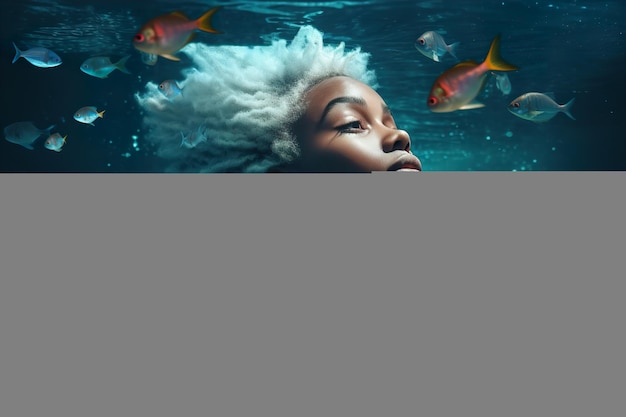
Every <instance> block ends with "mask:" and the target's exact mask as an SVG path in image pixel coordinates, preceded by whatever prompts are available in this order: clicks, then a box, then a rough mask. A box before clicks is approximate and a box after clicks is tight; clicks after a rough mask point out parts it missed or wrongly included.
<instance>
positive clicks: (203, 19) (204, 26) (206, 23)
mask: <svg viewBox="0 0 626 417" xmlns="http://www.w3.org/2000/svg"><path fill="white" fill-rule="evenodd" d="M221 8H222V6H217V7H214V8H212V9H211V10H209V11H208V12H206V13H205V14H203V15H202V16H200V17H199V18H198V20H196V24H197V25H198V29H200V30H201V31H203V32H209V33H224V32H220V31H219V30H216V29H214V28H213V26H211V17H212V16H213V14H215V12H217V11H218V10H219V9H221Z"/></svg>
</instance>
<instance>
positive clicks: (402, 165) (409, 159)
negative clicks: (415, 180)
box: [388, 153, 422, 172]
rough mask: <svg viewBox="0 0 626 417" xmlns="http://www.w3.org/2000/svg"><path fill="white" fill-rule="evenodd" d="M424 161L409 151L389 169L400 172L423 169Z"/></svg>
mask: <svg viewBox="0 0 626 417" xmlns="http://www.w3.org/2000/svg"><path fill="white" fill-rule="evenodd" d="M421 170H422V163H421V162H420V160H419V159H417V157H416V156H415V155H413V154H410V153H407V154H405V155H402V156H401V157H400V158H399V159H398V160H397V161H396V162H395V163H394V164H393V165H391V167H389V169H388V171H398V172H408V171H413V172H415V171H421Z"/></svg>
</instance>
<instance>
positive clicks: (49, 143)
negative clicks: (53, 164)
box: [43, 133, 67, 152]
mask: <svg viewBox="0 0 626 417" xmlns="http://www.w3.org/2000/svg"><path fill="white" fill-rule="evenodd" d="M65 139H67V135H65V136H63V137H61V134H60V133H53V134H51V135H50V136H48V139H46V142H45V143H44V144H43V146H44V147H45V148H46V149H50V150H51V151H55V152H61V150H62V149H63V145H65Z"/></svg>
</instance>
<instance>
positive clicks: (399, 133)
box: [382, 128, 411, 153]
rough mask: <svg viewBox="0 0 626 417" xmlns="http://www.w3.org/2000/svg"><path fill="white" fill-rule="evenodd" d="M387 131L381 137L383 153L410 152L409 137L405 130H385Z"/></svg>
mask: <svg viewBox="0 0 626 417" xmlns="http://www.w3.org/2000/svg"><path fill="white" fill-rule="evenodd" d="M387 129H388V130H389V131H388V132H387V134H386V135H385V136H384V137H383V142H382V145H383V151H384V152H385V153H387V152H393V151H398V150H400V151H407V152H409V151H410V150H411V137H410V136H409V133H408V132H407V131H406V130H402V129H392V128H387Z"/></svg>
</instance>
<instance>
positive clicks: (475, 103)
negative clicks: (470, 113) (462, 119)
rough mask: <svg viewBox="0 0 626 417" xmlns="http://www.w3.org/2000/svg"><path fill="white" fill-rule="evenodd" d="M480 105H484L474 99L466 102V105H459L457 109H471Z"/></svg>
mask: <svg viewBox="0 0 626 417" xmlns="http://www.w3.org/2000/svg"><path fill="white" fill-rule="evenodd" d="M481 107H485V105H484V104H483V103H481V102H478V101H476V100H474V101H471V102H469V103H467V104H466V105H464V106H462V107H459V110H471V109H479V108H481Z"/></svg>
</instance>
